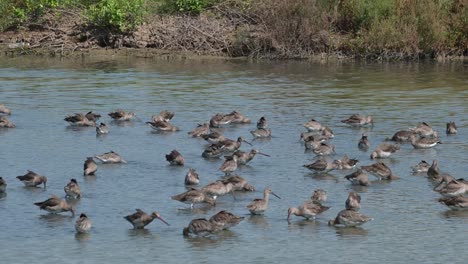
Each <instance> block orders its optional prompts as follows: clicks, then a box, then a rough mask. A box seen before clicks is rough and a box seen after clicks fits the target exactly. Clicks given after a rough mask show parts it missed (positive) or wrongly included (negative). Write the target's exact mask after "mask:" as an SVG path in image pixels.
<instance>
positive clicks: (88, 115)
mask: <svg viewBox="0 0 468 264" xmlns="http://www.w3.org/2000/svg"><path fill="white" fill-rule="evenodd" d="M85 117H86V118H87V119H88V120H89V121H94V122H96V120H98V119H99V118H101V115H100V114H96V113H93V111H89V112H88V113H86V115H85Z"/></svg>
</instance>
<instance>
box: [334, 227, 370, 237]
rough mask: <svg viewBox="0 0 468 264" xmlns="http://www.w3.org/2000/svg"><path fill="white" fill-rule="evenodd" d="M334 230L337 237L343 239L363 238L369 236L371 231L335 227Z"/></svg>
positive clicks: (359, 228) (358, 228)
mask: <svg viewBox="0 0 468 264" xmlns="http://www.w3.org/2000/svg"><path fill="white" fill-rule="evenodd" d="M333 228H335V231H336V236H338V237H343V238H347V237H349V238H350V237H361V236H367V235H368V234H369V231H367V230H366V229H363V228H361V227H333Z"/></svg>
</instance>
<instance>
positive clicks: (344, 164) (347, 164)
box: [337, 154, 359, 170]
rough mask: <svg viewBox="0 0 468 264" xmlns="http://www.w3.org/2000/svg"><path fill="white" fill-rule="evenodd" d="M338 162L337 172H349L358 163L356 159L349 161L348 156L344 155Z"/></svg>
mask: <svg viewBox="0 0 468 264" xmlns="http://www.w3.org/2000/svg"><path fill="white" fill-rule="evenodd" d="M337 161H338V164H339V166H338V169H339V170H351V169H352V168H354V167H355V166H356V164H357V163H358V162H359V160H357V159H350V158H349V157H348V155H346V154H345V155H344V156H343V158H342V159H341V160H337Z"/></svg>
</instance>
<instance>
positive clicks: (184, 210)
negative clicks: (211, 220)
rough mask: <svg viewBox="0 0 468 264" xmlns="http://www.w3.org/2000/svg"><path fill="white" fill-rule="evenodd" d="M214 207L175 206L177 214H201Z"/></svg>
mask: <svg viewBox="0 0 468 264" xmlns="http://www.w3.org/2000/svg"><path fill="white" fill-rule="evenodd" d="M214 209H215V207H213V206H210V205H194V206H193V208H190V206H188V207H181V208H177V215H203V214H207V213H208V212H210V211H212V210H214Z"/></svg>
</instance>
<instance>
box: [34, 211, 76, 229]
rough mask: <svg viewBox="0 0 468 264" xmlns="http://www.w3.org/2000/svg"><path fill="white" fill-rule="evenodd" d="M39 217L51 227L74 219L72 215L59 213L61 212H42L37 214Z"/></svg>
mask: <svg viewBox="0 0 468 264" xmlns="http://www.w3.org/2000/svg"><path fill="white" fill-rule="evenodd" d="M39 219H40V220H41V221H43V222H45V223H47V226H49V227H51V228H55V227H56V226H59V225H62V224H64V223H66V222H72V221H73V219H74V216H72V215H71V214H68V215H65V214H63V215H61V214H50V213H48V214H42V215H40V216H39Z"/></svg>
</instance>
